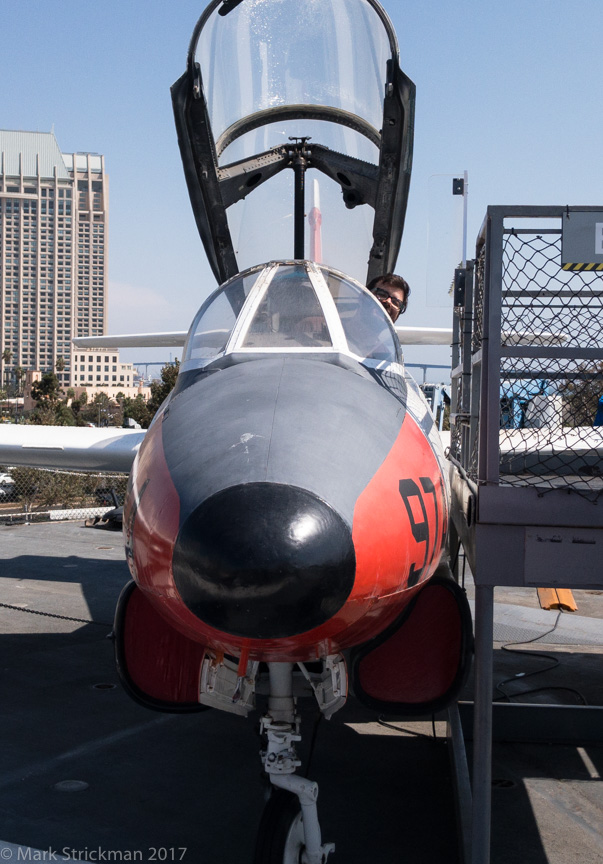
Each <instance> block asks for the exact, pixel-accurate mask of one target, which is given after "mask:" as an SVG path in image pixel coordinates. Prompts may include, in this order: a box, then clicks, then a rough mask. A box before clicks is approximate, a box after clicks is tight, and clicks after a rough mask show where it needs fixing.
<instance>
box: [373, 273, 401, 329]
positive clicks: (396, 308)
mask: <svg viewBox="0 0 603 864" xmlns="http://www.w3.org/2000/svg"><path fill="white" fill-rule="evenodd" d="M366 287H367V288H368V290H369V291H370V292H371V294H374V295H375V297H376V298H377V300H378V301H379V302H380V303H381V305H382V306H383V308H384V309H385V311H386V312H387V314H388V315H389V317H390V318H391V319H392V321H396V320H397V319H398V316H400V315H403V314H404V312H406V306H407V305H408V297H409V294H410V287H409V285H408V282H407V281H406V280H405V279H403V278H402V277H401V276H396V274H395V273H386V274H385V275H384V276H376V277H375V278H374V279H371V281H370V282H369V284H368V285H367V286H366Z"/></svg>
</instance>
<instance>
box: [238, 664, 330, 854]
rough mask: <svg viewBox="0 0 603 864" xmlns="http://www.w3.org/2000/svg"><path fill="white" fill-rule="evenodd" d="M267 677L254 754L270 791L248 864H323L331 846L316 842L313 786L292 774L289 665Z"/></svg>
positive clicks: (294, 724) (296, 720)
mask: <svg viewBox="0 0 603 864" xmlns="http://www.w3.org/2000/svg"><path fill="white" fill-rule="evenodd" d="M302 671H304V670H303V669H302ZM269 673H270V695H269V698H268V712H267V714H265V715H264V716H263V717H262V719H261V721H260V732H261V733H262V735H264V736H265V742H266V747H265V749H263V750H262V751H261V753H260V755H261V758H262V762H263V765H264V770H265V771H266V774H267V775H268V778H269V780H270V783H271V784H272V792H271V795H270V799H269V800H268V803H267V804H266V808H265V810H264V815H263V816H262V821H261V823H260V829H259V832H258V838H257V844H256V850H255V858H254V864H324V862H326V860H327V858H328V857H329V854H330V853H331V852H333V851H334V849H335V846H334V844H333V843H322V840H321V835H320V825H319V822H318V812H317V809H316V800H317V798H318V784H317V783H314V782H313V781H311V780H307V779H306V778H304V777H299V776H297V774H295V771H296V769H297V768H298V767H299V766H300V765H301V762H300V760H299V759H298V758H297V752H296V749H295V744H296V742H298V741H301V735H300V717H299V715H298V714H297V713H296V706H295V699H294V697H293V664H292V663H270V664H269ZM315 692H316V691H315ZM344 699H345V696H344ZM319 704H320V703H319Z"/></svg>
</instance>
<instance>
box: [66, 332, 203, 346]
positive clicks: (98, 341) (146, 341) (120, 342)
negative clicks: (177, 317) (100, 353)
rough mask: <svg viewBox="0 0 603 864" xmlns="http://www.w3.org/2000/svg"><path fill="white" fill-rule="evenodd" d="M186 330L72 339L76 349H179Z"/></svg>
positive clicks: (184, 339) (184, 338) (182, 343)
mask: <svg viewBox="0 0 603 864" xmlns="http://www.w3.org/2000/svg"><path fill="white" fill-rule="evenodd" d="M187 334H188V331H187V330H170V331H167V332H164V333H123V334H122V335H121V336H120V335H117V336H78V337H76V338H75V339H72V342H73V344H74V345H75V347H76V348H181V347H182V346H183V345H184V343H185V341H186V337H187Z"/></svg>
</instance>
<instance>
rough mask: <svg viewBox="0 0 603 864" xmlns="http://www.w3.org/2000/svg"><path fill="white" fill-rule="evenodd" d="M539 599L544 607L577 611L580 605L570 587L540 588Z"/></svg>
mask: <svg viewBox="0 0 603 864" xmlns="http://www.w3.org/2000/svg"><path fill="white" fill-rule="evenodd" d="M537 590H538V600H539V602H540V607H541V608H542V609H567V610H568V611H569V612H576V610H577V609H578V606H577V605H576V601H575V600H574V595H573V594H572V592H571V591H570V589H569V588H538V589H537Z"/></svg>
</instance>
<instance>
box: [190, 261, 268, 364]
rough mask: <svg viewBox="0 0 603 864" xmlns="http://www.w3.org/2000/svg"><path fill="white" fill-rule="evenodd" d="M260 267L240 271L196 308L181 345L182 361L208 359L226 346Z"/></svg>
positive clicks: (219, 352)
mask: <svg viewBox="0 0 603 864" xmlns="http://www.w3.org/2000/svg"><path fill="white" fill-rule="evenodd" d="M262 269H263V268H254V269H253V270H252V271H251V272H248V273H242V274H241V275H240V276H237V277H235V278H234V279H232V280H231V281H230V282H229V283H228V284H227V285H224V286H223V287H222V288H219V289H218V290H217V291H214V293H213V294H212V295H211V296H210V297H208V299H207V300H206V301H205V303H204V304H203V306H202V307H201V309H200V310H199V311H198V312H197V314H196V316H195V320H194V321H193V323H192V325H191V329H190V331H189V335H188V339H187V342H186V345H185V347H184V355H183V363H186V361H188V360H196V361H205V362H207V361H209V360H211V359H212V358H213V357H216V356H217V355H218V354H221V353H222V352H223V351H224V349H225V348H226V343H227V342H228V339H229V338H230V334H231V333H232V330H233V328H234V325H235V323H236V320H237V318H238V317H239V313H240V312H241V310H242V308H243V305H244V303H245V300H246V299H247V296H248V294H249V291H250V290H251V288H252V287H253V285H254V284H255V282H256V280H257V278H258V273H259V272H261V270H262Z"/></svg>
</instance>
